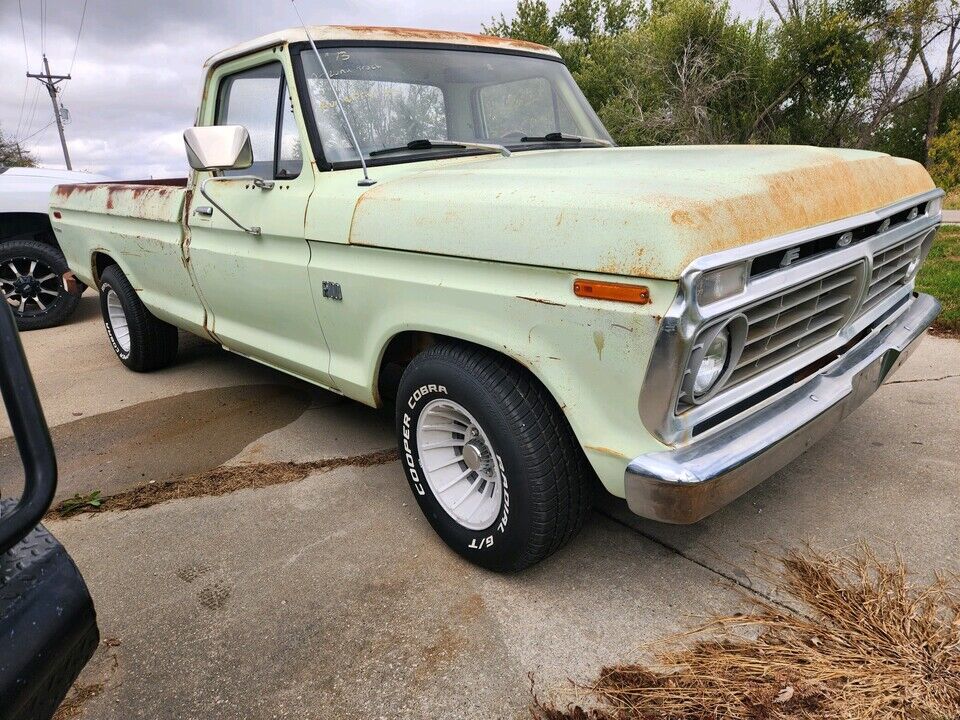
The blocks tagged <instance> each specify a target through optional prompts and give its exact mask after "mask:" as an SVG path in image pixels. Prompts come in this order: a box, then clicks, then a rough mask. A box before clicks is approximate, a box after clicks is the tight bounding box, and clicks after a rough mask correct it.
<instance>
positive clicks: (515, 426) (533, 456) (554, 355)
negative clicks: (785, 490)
mask: <svg viewBox="0 0 960 720" xmlns="http://www.w3.org/2000/svg"><path fill="white" fill-rule="evenodd" d="M184 137H185V141H186V145H187V156H188V159H189V161H190V164H191V166H192V167H193V171H192V173H191V175H190V177H189V178H186V179H180V180H169V181H144V182H133V183H124V184H115V183H101V184H77V185H60V186H58V187H57V188H55V189H54V190H53V192H52V194H51V200H50V213H51V222H52V225H53V229H54V231H55V233H56V236H57V239H58V241H59V243H60V246H61V247H62V248H63V250H64V253H65V255H66V257H67V260H68V263H69V266H70V268H71V269H72V270H73V272H74V273H75V274H76V276H77V277H78V278H80V279H81V280H82V281H83V282H85V283H87V284H88V285H90V286H91V287H96V288H99V291H100V297H101V306H102V310H103V319H104V324H105V325H106V330H107V335H108V337H109V339H110V342H111V343H112V345H113V348H114V350H115V351H116V353H117V355H118V356H119V358H120V360H121V361H122V362H123V363H125V364H126V365H127V366H128V367H130V368H131V369H133V370H136V371H141V372H142V371H149V370H156V369H159V368H162V367H164V366H166V365H169V364H170V363H172V362H174V360H175V358H176V354H177V331H178V329H180V330H185V331H188V332H191V333H195V334H197V335H200V336H202V337H205V338H208V339H210V340H212V341H214V342H216V343H219V344H220V345H222V346H223V347H224V348H226V349H228V350H231V351H233V352H236V353H239V354H241V355H245V356H247V357H250V358H253V359H255V360H257V361H259V362H262V363H264V364H266V365H270V366H271V367H274V368H277V369H279V370H282V371H284V372H287V373H290V374H292V375H295V376H297V377H300V378H303V379H305V380H308V381H310V382H312V383H315V384H317V385H320V386H323V387H325V388H328V389H330V390H331V391H333V392H336V393H340V394H342V395H344V396H346V397H349V398H352V399H354V400H356V401H358V402H362V403H365V404H368V405H372V406H376V407H380V406H385V405H386V406H389V407H392V408H395V412H396V432H397V442H398V444H399V448H400V457H401V463H402V465H403V467H404V469H405V472H406V475H407V479H408V481H409V483H410V487H411V488H412V491H413V493H414V496H415V497H416V499H417V502H418V503H419V504H420V507H421V509H422V510H423V512H424V514H425V515H426V517H427V518H428V519H429V521H430V523H431V524H432V525H433V527H434V528H435V530H436V531H437V532H438V534H439V535H440V536H441V537H442V538H443V539H444V541H446V542H447V543H448V544H449V545H450V546H451V547H452V548H453V549H454V550H456V551H457V552H459V553H461V554H462V555H464V556H465V557H467V558H469V559H470V560H472V561H474V562H477V563H479V564H481V565H483V566H485V567H488V568H491V569H496V570H515V569H519V568H522V567H526V566H529V565H531V564H533V563H535V562H537V561H539V560H541V559H543V558H545V557H546V556H548V555H549V554H551V553H552V552H554V551H555V550H557V549H558V548H559V547H560V546H561V545H563V543H564V542H566V541H567V540H568V539H569V538H570V537H571V536H572V535H573V534H574V533H575V532H576V530H577V529H578V528H579V527H580V525H581V524H582V522H583V520H584V517H585V515H586V513H587V510H588V508H589V506H590V501H591V494H592V493H593V492H594V490H595V486H597V483H596V479H597V478H599V481H600V483H601V484H602V485H603V487H605V488H606V490H607V491H609V492H610V493H613V494H614V495H616V496H619V497H622V498H626V500H627V503H628V504H629V507H630V508H631V509H632V510H633V511H634V512H636V513H638V514H640V515H643V516H645V517H648V518H653V519H656V520H660V521H664V522H672V523H692V522H696V521H697V520H699V519H700V518H702V517H704V516H706V515H708V514H709V513H711V512H713V511H714V510H716V509H718V508H719V507H721V506H723V505H724V504H725V503H727V502H729V501H731V500H732V499H734V498H736V497H737V496H738V495H740V494H742V493H744V492H746V491H747V490H748V489H749V488H751V487H753V486H754V485H756V484H757V483H759V482H760V481H762V480H763V479H764V478H766V477H768V476H769V475H771V474H772V473H774V472H775V471H776V470H777V469H779V468H780V467H782V466H783V465H784V464H786V463H787V462H789V461H790V460H792V459H793V458H794V457H796V456H797V455H799V454H800V453H801V452H803V450H805V449H806V448H807V447H809V446H810V445H811V444H812V443H813V442H815V441H816V440H817V439H818V438H820V437H821V436H823V435H824V434H825V433H827V432H829V431H830V429H831V428H832V427H834V426H835V425H836V424H837V423H838V422H839V421H840V420H841V419H842V418H843V417H844V416H846V415H847V414H849V413H850V412H851V411H852V410H853V409H854V408H856V407H857V406H858V405H859V404H860V403H861V402H863V401H864V400H865V399H866V398H867V397H868V396H869V395H870V394H871V393H872V392H873V391H874V390H875V389H876V388H877V386H878V385H879V384H880V383H881V382H882V381H883V380H884V379H885V378H886V377H888V376H889V375H890V373H891V372H893V371H894V369H895V368H896V367H897V366H898V365H899V364H900V363H901V362H903V361H904V360H905V359H906V357H907V356H908V354H909V352H910V350H911V349H912V348H913V347H915V344H916V341H917V340H918V339H919V338H920V336H921V335H922V334H923V332H924V330H925V329H926V327H927V326H928V325H929V324H930V323H931V322H932V320H933V318H934V317H935V316H936V315H937V312H938V310H939V306H938V304H937V302H936V300H934V299H933V298H931V297H929V296H926V295H918V294H917V293H915V292H914V278H915V276H916V273H917V270H918V268H919V266H920V264H921V263H922V262H923V260H924V257H925V255H926V254H927V252H928V250H929V249H930V245H931V243H932V241H933V238H934V234H935V232H936V229H937V226H938V224H939V222H940V208H941V201H942V192H940V191H939V190H937V189H936V187H935V186H934V184H933V183H932V182H931V180H930V177H929V175H928V174H927V172H926V171H925V170H924V169H923V167H921V166H920V165H918V164H916V163H914V162H911V161H908V160H902V159H897V158H893V157H889V156H887V155H882V154H878V153H872V152H863V151H855V150H833V149H824V148H814V147H771V146H741V147H733V146H731V147H642V148H619V147H615V146H614V144H613V143H612V142H611V139H610V137H609V135H608V134H607V132H606V130H605V129H604V128H603V126H602V124H601V123H600V121H599V119H598V118H597V116H596V114H595V113H594V111H593V110H592V109H591V108H590V106H589V104H588V103H587V102H586V100H585V99H584V96H583V94H582V93H581V92H580V90H579V89H578V88H577V86H576V84H575V82H574V81H573V79H572V77H571V75H570V73H569V71H568V70H567V68H566V67H565V66H564V64H563V62H562V61H561V60H560V58H559V56H558V55H557V54H556V53H555V52H554V51H552V50H550V49H549V48H545V47H542V46H539V45H533V44H530V43H526V42H520V41H514V40H508V39H500V38H491V37H486V36H478V35H466V34H460V33H445V32H437V31H428V30H408V29H399V28H367V27H364V28H361V27H336V26H322V27H312V28H302V29H295V30H289V31H284V32H279V33H275V34H272V35H267V36H264V37H261V38H258V39H256V40H253V41H251V42H248V43H245V44H243V45H240V46H238V47H236V48H233V49H230V50H227V51H224V52H222V53H220V54H218V55H216V56H214V57H212V58H211V59H210V60H209V61H208V62H207V64H206V67H205V75H204V81H203V91H202V97H201V101H200V107H199V111H198V114H197V118H196V123H195V127H193V128H190V129H189V130H187V131H186V133H185V135H184ZM358 152H359V154H358ZM864 452H866V450H865V451H864Z"/></svg>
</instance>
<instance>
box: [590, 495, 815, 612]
mask: <svg viewBox="0 0 960 720" xmlns="http://www.w3.org/2000/svg"><path fill="white" fill-rule="evenodd" d="M594 511H595V512H596V513H597V514H598V515H602V516H603V517H605V518H607V519H608V520H610V521H612V522H615V523H616V524H617V525H620V526H621V527H624V528H626V529H627V530H630V531H632V532H635V533H636V534H637V535H639V536H640V537H642V538H644V539H645V540H649V541H650V542H652V543H654V544H656V545H659V546H660V547H662V548H663V549H664V550H668V551H670V552H672V553H673V554H675V555H679V556H680V557H681V558H683V559H684V560H686V561H687V562H691V563H693V564H694V565H696V566H698V567H701V568H703V569H704V570H706V571H707V572H709V573H713V574H714V575H716V576H718V577H720V578H723V579H724V580H726V581H727V582H730V583H732V584H733V585H736V586H737V587H738V588H740V589H741V590H744V591H745V592H747V593H749V594H751V595H756V596H757V597H758V598H761V599H762V600H765V601H766V602H768V603H770V604H771V605H776V606H777V607H778V608H781V609H782V610H786V611H787V612H790V613H792V614H794V615H800V616H802V617H804V618H806V619H808V620H812V618H811V617H810V616H809V615H808V614H807V613H805V612H803V611H802V610H800V609H798V608H795V607H791V606H790V605H788V604H787V603H784V602H783V601H782V600H778V599H777V598H775V597H773V596H772V595H770V594H769V593H766V592H763V591H762V590H759V589H757V588H755V587H753V586H752V585H748V584H746V583H745V582H743V581H742V580H740V579H739V578H737V576H736V575H732V574H729V573H726V572H724V571H723V570H719V569H717V568H715V567H712V566H710V565H708V564H707V563H705V562H703V561H702V560H698V559H697V558H695V557H694V556H693V555H690V554H688V553H686V552H684V551H683V550H681V549H680V548H678V547H676V546H674V545H671V544H670V543H667V542H665V541H663V540H661V539H660V538H658V537H655V536H653V535H650V534H649V533H646V532H644V531H643V530H640V529H638V528H635V527H633V526H632V525H630V524H629V523H626V522H624V521H623V520H620V519H619V518H617V517H614V516H613V515H611V514H610V513H608V512H606V511H604V510H602V509H599V508H596V507H595V508H594Z"/></svg>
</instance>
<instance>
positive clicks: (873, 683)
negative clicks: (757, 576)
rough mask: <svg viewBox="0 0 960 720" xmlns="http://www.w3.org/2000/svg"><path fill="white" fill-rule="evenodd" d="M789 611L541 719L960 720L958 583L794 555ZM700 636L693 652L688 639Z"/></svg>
mask: <svg viewBox="0 0 960 720" xmlns="http://www.w3.org/2000/svg"><path fill="white" fill-rule="evenodd" d="M776 575H777V581H778V582H777V584H778V586H779V589H780V590H781V591H782V592H783V593H785V595H786V596H787V597H788V598H789V599H788V600H787V604H788V605H791V606H794V605H796V606H798V607H802V608H803V609H802V611H800V612H792V611H789V610H786V609H784V608H783V607H780V606H779V605H774V604H772V603H768V602H766V601H760V602H755V603H753V604H754V609H753V611H752V612H750V613H749V614H745V615H733V616H729V617H718V618H714V619H713V620H711V621H710V622H709V623H707V624H706V625H704V626H703V627H701V628H698V629H697V630H695V631H693V633H689V634H686V635H683V636H678V637H674V638H670V639H668V640H667V641H666V642H665V643H664V644H662V645H660V646H659V647H660V649H659V650H658V651H656V652H655V658H656V665H655V666H653V667H651V666H647V665H643V664H636V665H618V666H615V667H608V668H604V669H603V670H601V672H600V676H599V677H598V678H597V680H596V681H595V682H594V683H593V684H591V685H587V686H579V687H578V688H577V689H578V691H579V693H582V694H585V696H586V698H587V699H588V700H589V701H590V702H589V703H583V704H584V705H588V706H589V708H590V709H589V710H584V709H583V708H582V707H581V706H580V705H573V704H572V703H571V704H569V705H567V706H566V707H564V708H560V707H558V706H556V705H553V704H542V703H540V702H539V701H538V700H537V699H536V697H534V705H533V708H532V710H531V712H532V715H533V717H534V718H537V719H538V720H630V719H643V720H654V719H655V718H656V719H658V720H660V719H664V720H666V719H669V720H694V719H696V720H706V719H707V718H711V719H713V718H724V719H730V720H741V719H742V720H765V719H767V718H769V719H770V720H781V719H783V720H786V719H790V720H793V719H800V718H802V719H804V720H806V719H808V718H809V719H810V720H813V719H814V718H816V719H817V720H832V719H834V718H836V719H837V720H840V719H842V720H853V719H856V720H863V719H870V720H895V719H896V720H920V719H924V720H927V719H929V720H948V719H949V720H954V719H956V718H960V588H958V583H957V578H956V576H950V577H947V576H937V577H936V578H935V579H934V580H933V581H932V582H930V583H928V584H920V585H917V584H914V583H913V582H912V581H911V579H910V578H909V576H908V574H907V571H906V568H905V567H904V563H903V562H902V560H901V559H900V558H899V557H897V558H896V559H895V560H894V561H892V562H885V561H883V560H881V559H879V558H878V557H877V555H876V554H874V553H873V552H872V551H870V550H869V549H868V548H866V547H865V546H861V547H860V548H858V549H857V550H856V551H854V552H853V553H851V554H849V555H844V556H836V557H831V556H826V555H822V554H819V553H817V552H814V551H813V550H811V549H809V548H805V549H803V550H800V551H790V552H787V553H786V554H785V555H784V556H783V557H781V558H780V559H779V562H778V568H777V570H776ZM691 639H692V644H691V642H690V640H691Z"/></svg>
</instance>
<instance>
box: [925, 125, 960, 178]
mask: <svg viewBox="0 0 960 720" xmlns="http://www.w3.org/2000/svg"><path fill="white" fill-rule="evenodd" d="M930 174H931V175H932V176H933V179H934V181H935V182H936V183H937V185H939V186H940V187H942V188H943V189H944V190H947V191H950V190H955V189H957V188H958V187H960V121H956V120H955V121H953V122H952V123H951V124H950V127H949V129H948V130H947V131H946V132H944V133H941V134H939V135H937V137H935V138H934V139H933V142H931V143H930Z"/></svg>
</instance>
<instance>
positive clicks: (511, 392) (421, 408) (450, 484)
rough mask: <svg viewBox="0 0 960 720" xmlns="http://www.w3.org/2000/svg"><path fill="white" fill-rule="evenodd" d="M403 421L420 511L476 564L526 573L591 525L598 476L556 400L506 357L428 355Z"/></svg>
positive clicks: (410, 379)
mask: <svg viewBox="0 0 960 720" xmlns="http://www.w3.org/2000/svg"><path fill="white" fill-rule="evenodd" d="M396 423H397V435H398V442H399V446H400V458H401V462H402V464H403V466H404V469H405V471H406V474H407V479H408V480H409V483H410V487H411V490H412V491H413V494H414V497H415V498H416V500H417V503H418V504H419V505H420V509H421V510H422V511H423V513H424V515H425V516H426V518H427V520H428V521H429V522H430V524H431V525H432V526H433V529H434V530H435V531H436V532H437V534H438V535H440V537H441V538H442V539H443V540H444V542H446V543H447V545H449V546H450V547H451V548H452V549H453V550H455V551H456V552H457V553H459V554H460V555H462V556H463V557H465V558H467V559H468V560H470V561H471V562H473V563H476V564H477V565H481V566H483V567H485V568H488V569H490V570H495V571H498V572H510V571H516V570H521V569H523V568H526V567H529V566H531V565H533V564H535V563H537V562H540V561H541V560H543V559H544V558H546V557H548V556H549V555H551V554H552V553H554V552H556V551H557V550H558V549H559V548H560V547H562V546H563V545H564V543H566V542H567V541H568V540H570V538H571V537H573V536H574V534H576V532H577V531H578V530H579V529H580V527H581V526H582V525H583V521H584V518H585V517H586V514H587V511H588V510H589V508H590V493H591V488H592V482H591V480H592V479H593V471H592V469H591V468H590V467H589V464H588V463H587V460H586V457H585V456H584V454H583V451H582V449H581V448H580V446H579V444H578V443H577V441H576V439H575V437H574V436H573V432H572V431H571V429H570V427H569V425H568V424H567V421H566V418H565V417H564V416H563V414H562V413H561V412H560V409H559V408H558V407H557V404H556V402H555V401H554V399H553V397H552V396H551V395H550V394H549V393H548V392H547V391H546V389H545V388H544V387H543V386H542V385H541V384H540V383H539V381H538V380H537V379H536V378H534V377H533V376H532V375H531V374H530V373H528V372H527V371H525V370H524V369H523V368H521V367H519V366H517V365H516V364H515V363H514V362H513V361H511V360H509V359H508V358H505V357H503V356H501V355H498V354H496V353H493V352H491V351H489V350H487V349H485V348H481V347H478V346H475V345H470V344H467V343H453V342H444V343H440V344H437V345H434V346H432V347H430V348H428V349H427V350H425V351H424V352H422V353H421V354H420V355H418V356H417V357H416V358H414V359H413V361H412V362H411V363H410V364H409V365H408V366H407V368H406V369H405V371H404V373H403V377H402V378H401V381H400V387H399V390H398V393H397V411H396ZM498 484H499V489H498V487H497V486H498Z"/></svg>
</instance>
